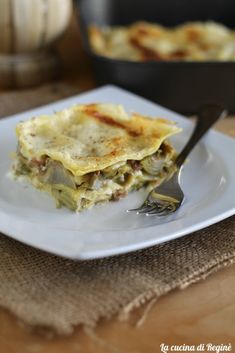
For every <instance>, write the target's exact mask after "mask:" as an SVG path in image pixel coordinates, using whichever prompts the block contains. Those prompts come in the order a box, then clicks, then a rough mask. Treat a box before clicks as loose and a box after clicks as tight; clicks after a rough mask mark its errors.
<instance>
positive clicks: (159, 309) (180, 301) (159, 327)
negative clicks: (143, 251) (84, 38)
mask: <svg viewBox="0 0 235 353" xmlns="http://www.w3.org/2000/svg"><path fill="white" fill-rule="evenodd" d="M79 38H80V35H79V33H78V27H77V24H76V22H73V23H72V24H71V25H70V29H69V31H68V32H67V33H66V35H65V36H64V38H63V40H62V42H60V43H59V44H58V48H59V51H60V53H61V56H62V58H63V61H64V66H65V73H66V74H65V77H64V80H63V82H61V83H57V84H53V85H47V86H42V87H39V88H36V89H34V90H30V91H22V92H21V93H19V92H11V93H9V92H4V93H3V94H2V95H0V115H1V116H4V115H8V114H13V113H16V112H17V111H19V110H21V111H22V110H26V109H28V108H29V107H30V108H32V107H34V106H37V105H41V104H45V103H48V102H49V101H54V100H56V99H60V98H62V97H63V96H67V95H71V94H75V93H77V92H79V91H80V90H82V89H84V90H86V89H88V88H92V87H93V86H94V80H93V77H92V74H91V71H90V69H89V64H88V63H87V60H85V58H86V57H85V54H84V53H83V51H82V49H81V45H80V39H79ZM217 128H218V129H219V130H221V131H223V132H225V133H228V134H230V135H231V136H234V137H235V119H234V118H229V119H226V120H224V121H221V122H219V123H218V125H217ZM234 293H235V265H233V266H231V267H229V268H227V269H223V270H220V271H219V272H217V273H216V274H213V275H211V276H210V277H208V278H207V279H206V280H204V281H201V282H199V283H197V284H194V285H192V286H190V287H189V288H187V289H185V290H183V291H175V292H172V293H170V294H169V295H167V296H166V297H163V298H161V299H160V300H159V301H158V302H156V303H155V304H154V305H153V307H152V308H151V310H150V311H149V312H148V315H147V317H146V320H145V321H144V323H143V324H142V326H140V327H139V328H136V326H135V322H137V321H138V319H139V318H140V317H141V315H142V314H143V311H144V309H145V308H142V309H141V310H138V311H135V312H134V313H133V314H132V315H131V318H130V320H129V322H120V321H118V320H117V319H116V318H114V319H112V320H109V321H103V322H101V323H100V324H99V325H98V327H97V328H96V329H95V330H94V332H93V336H95V337H93V338H91V337H90V336H89V335H88V334H86V333H85V332H84V331H83V330H82V329H81V328H80V327H78V328H76V330H75V333H74V334H73V335H72V336H71V337H59V338H58V337H50V335H49V334H48V336H47V337H44V336H43V337H42V336H41V335H39V334H38V333H33V332H30V331H29V329H28V328H27V327H24V326H22V323H21V322H19V321H18V320H17V319H16V318H15V317H14V316H13V315H11V314H10V313H9V312H7V311H5V310H4V309H0V323H1V324H0V352H1V353H21V352H23V353H65V352H66V353H109V352H110V353H113V352H115V353H159V352H160V349H159V345H160V344H161V343H166V344H169V345H171V344H183V343H185V344H199V343H209V342H213V343H216V344H221V343H223V344H226V343H232V344H233V349H232V352H235V328H234V327H235V295H234Z"/></svg>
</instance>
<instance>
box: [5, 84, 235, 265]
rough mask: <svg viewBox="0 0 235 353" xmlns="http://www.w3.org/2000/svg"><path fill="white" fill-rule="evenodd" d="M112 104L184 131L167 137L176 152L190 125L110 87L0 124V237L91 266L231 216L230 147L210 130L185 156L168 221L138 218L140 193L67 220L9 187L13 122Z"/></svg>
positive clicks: (234, 195) (39, 198)
mask: <svg viewBox="0 0 235 353" xmlns="http://www.w3.org/2000/svg"><path fill="white" fill-rule="evenodd" d="M91 102H112V103H118V104H123V105H124V106H125V108H126V109H127V110H128V111H137V112H140V113H142V114H145V115H150V116H160V117H165V118H169V119H172V120H174V121H176V122H177V123H178V125H179V126H180V127H182V128H183V132H182V133H181V134H178V135H177V136H175V137H174V138H172V139H171V140H172V142H173V143H174V145H175V146H176V148H177V149H178V150H180V149H181V148H182V147H183V146H184V144H185V142H186V141H187V140H188V137H189V136H190V132H191V131H192V127H193V125H192V123H191V122H190V121H188V120H186V119H185V118H183V117H181V116H180V115H178V114H176V113H174V112H171V111H169V110H167V109H164V108H162V107H160V106H158V105H157V104H154V103H151V102H149V101H147V100H145V99H143V98H140V97H138V96H136V95H133V94H131V93H128V92H126V91H124V90H121V89H119V88H116V87H113V86H105V87H103V88H99V89H96V90H93V91H91V92H88V93H85V94H81V95H79V96H75V97H72V98H68V99H65V100H62V101H59V102H56V103H53V104H50V105H47V106H44V107H40V108H37V109H34V110H31V111H28V112H25V113H22V114H19V115H17V116H12V117H8V118H7V119H3V120H0V151H1V154H0V231H1V232H2V233H5V234H7V235H9V236H10V237H12V238H15V239H17V240H19V241H21V242H23V243H26V244H29V245H32V246H34V247H36V248H39V249H43V250H46V251H48V252H51V253H54V254H57V255H62V256H65V257H68V258H73V259H92V258H99V257H104V256H109V255H116V254H121V253H125V252H128V251H133V250H136V249H141V248H146V247H148V246H151V245H154V244H159V243H162V242H165V241H169V240H171V239H175V238H178V237H180V236H183V235H187V234H189V233H191V232H193V231H196V230H198V229H201V228H204V227H206V226H209V225H211V224H213V223H216V222H218V221H220V220H222V219H224V218H226V217H229V216H231V215H233V214H234V213H235V164H234V162H233V161H234V155H233V154H234V152H235V140H233V139H232V138H228V137H226V136H224V135H223V134H220V133H218V132H215V131H210V132H209V134H208V135H207V136H206V137H205V138H204V140H203V141H202V142H201V143H200V144H199V145H198V146H197V147H196V148H195V150H194V151H193V152H192V154H191V155H190V162H189V163H188V164H187V165H186V166H185V168H184V171H183V175H182V188H183V190H184V192H185V195H186V201H185V202H184V204H183V206H182V207H181V208H180V209H179V211H178V212H177V213H175V214H174V215H173V216H171V217H168V218H161V219H159V218H157V217H146V216H144V215H142V216H137V215H135V214H132V213H126V210H127V209H129V208H133V207H136V206H138V205H139V204H140V203H141V202H142V201H143V200H144V198H145V196H146V195H145V192H143V191H139V192H133V193H132V194H130V195H129V196H128V197H127V198H125V199H123V200H121V201H119V202H110V203H107V204H104V205H97V206H95V207H94V208H93V209H92V210H89V211H85V212H83V213H81V214H74V213H72V212H70V211H69V210H67V209H65V208H62V209H56V208H55V204H54V201H53V200H52V199H51V198H50V197H49V196H48V195H46V194H44V193H42V192H40V191H38V190H35V189H34V188H33V187H31V186H29V185H26V184H22V183H19V182H15V181H12V180H11V179H10V178H9V177H8V176H7V173H8V171H9V169H10V166H11V163H12V161H11V158H10V154H11V152H12V151H15V148H16V137H15V126H16V124H17V123H18V122H19V121H22V120H26V119H29V118H30V117H33V116H36V115H40V114H43V113H48V114H50V113H52V112H54V111H58V110H61V109H63V108H66V107H69V106H70V105H73V104H76V103H91Z"/></svg>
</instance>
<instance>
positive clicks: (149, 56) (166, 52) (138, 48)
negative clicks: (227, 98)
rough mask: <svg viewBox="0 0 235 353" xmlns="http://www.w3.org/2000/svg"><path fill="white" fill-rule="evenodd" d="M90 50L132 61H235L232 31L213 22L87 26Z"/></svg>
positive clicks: (234, 34) (234, 33)
mask: <svg viewBox="0 0 235 353" xmlns="http://www.w3.org/2000/svg"><path fill="white" fill-rule="evenodd" d="M88 31H89V39H90V45H91V48H92V50H93V51H94V52H95V53H96V54H98V55H102V56H106V57H109V58H112V59H121V60H133V61H150V60H155V61H176V60H183V61H225V60H232V61H233V60H235V32H234V31H232V30H230V29H229V28H227V27H225V26H224V25H222V24H219V23H215V22H204V23H202V22H190V23H185V24H183V25H179V26H177V27H175V28H167V27H163V26H161V25H159V24H153V23H147V22H136V23H133V24H132V25H129V26H119V27H103V28H102V27H98V26H96V25H91V26H90V27H89V29H88Z"/></svg>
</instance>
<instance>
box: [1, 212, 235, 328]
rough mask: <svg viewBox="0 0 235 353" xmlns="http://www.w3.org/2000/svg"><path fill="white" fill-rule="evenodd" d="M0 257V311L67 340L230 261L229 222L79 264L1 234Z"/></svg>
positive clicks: (232, 233)
mask: <svg viewBox="0 0 235 353" xmlns="http://www.w3.org/2000/svg"><path fill="white" fill-rule="evenodd" d="M0 259H1V260H0V305H2V306H3V307H5V308H7V309H9V310H10V311H11V312H13V313H14V314H16V315H17V316H18V317H19V318H21V319H22V320H24V321H25V322H26V323H27V324H29V325H31V326H40V327H49V328H53V329H54V330H56V331H57V332H58V333H59V334H69V333H71V332H72V331H73V327H74V326H75V325H78V324H82V325H85V326H90V327H91V326H94V325H95V324H96V323H97V321H98V320H99V319H100V318H102V317H103V318H109V317H111V316H112V315H114V314H119V316H122V317H123V316H125V315H126V314H128V312H129V311H131V310H132V309H133V308H135V307H138V306H140V305H141V304H143V303H145V302H146V301H149V300H150V299H151V298H154V297H160V296H161V295H164V294H166V293H168V292H169V291H171V290H173V289H176V288H180V289H183V288H185V287H187V286H188V285H189V284H191V283H193V282H196V281H198V280H201V279H204V278H206V276H208V275H209V274H210V273H212V272H214V271H216V270H218V269H219V268H221V267H224V266H226V265H228V264H231V263H233V262H235V217H233V218H230V219H227V220H225V221H223V222H220V223H218V224H217V225H214V226H211V227H209V228H207V229H204V230H202V231H199V232H196V233H194V234H191V235H190V236H185V237H183V238H181V239H177V240H174V241H171V242H168V243H165V244H161V245H159V246H155V247H152V248H149V249H146V250H142V251H137V252H135V253H131V254H127V255H122V256H117V257H111V258H107V259H101V260H93V261H82V262H75V261H71V260H66V259H63V258H60V257H56V256H53V255H49V254H46V253H44V252H42V251H39V250H36V249H33V248H31V247H29V246H25V245H23V244H20V243H18V242H16V241H14V240H11V239H9V238H7V237H6V236H3V235H2V236H0Z"/></svg>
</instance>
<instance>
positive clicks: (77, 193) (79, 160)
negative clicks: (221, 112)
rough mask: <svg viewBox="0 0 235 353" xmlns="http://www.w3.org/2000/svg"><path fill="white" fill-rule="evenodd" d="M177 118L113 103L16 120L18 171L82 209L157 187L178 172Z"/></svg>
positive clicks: (63, 202) (75, 208)
mask: <svg viewBox="0 0 235 353" xmlns="http://www.w3.org/2000/svg"><path fill="white" fill-rule="evenodd" d="M179 131H180V129H179V128H178V127H176V126H175V125H174V123H172V122H170V121H168V120H164V119H152V118H150V117H146V116H142V115H140V114H137V113H133V114H131V115H129V114H127V113H126V112H125V110H124V109H123V107H122V106H119V105H112V104H88V105H77V106H73V107H72V108H70V109H67V110H63V111H61V112H58V113H56V114H54V115H48V116H39V117H35V118H32V119H31V120H28V121H25V122H21V123H19V124H18V125H17V128H16V133H17V137H18V149H17V153H16V160H15V162H14V165H13V174H14V175H15V176H16V177H23V178H26V179H27V180H29V181H30V182H31V183H32V184H33V185H34V186H35V187H36V188H38V189H40V190H43V191H46V192H48V193H49V194H51V195H52V196H53V197H54V198H55V200H56V203H57V206H58V207H61V206H65V207H67V208H69V209H71V210H73V211H82V210H84V209H87V208H91V207H92V206H93V205H95V204H97V203H99V202H104V201H110V200H118V199H120V198H121V197H124V196H126V195H127V194H128V193H129V192H130V191H132V190H136V189H139V188H141V187H143V186H147V187H148V188H150V189H151V188H153V187H154V186H156V185H158V184H160V183H161V182H162V181H163V180H164V179H166V178H167V177H168V176H169V175H170V174H171V173H173V172H174V169H175V167H174V159H175V156H176V152H175V150H174V148H173V147H172V146H171V144H170V143H169V142H167V141H166V138H168V137H169V136H171V135H173V134H175V133H177V132H179Z"/></svg>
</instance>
